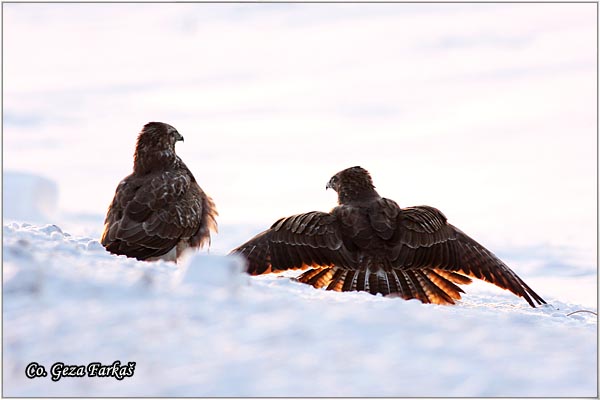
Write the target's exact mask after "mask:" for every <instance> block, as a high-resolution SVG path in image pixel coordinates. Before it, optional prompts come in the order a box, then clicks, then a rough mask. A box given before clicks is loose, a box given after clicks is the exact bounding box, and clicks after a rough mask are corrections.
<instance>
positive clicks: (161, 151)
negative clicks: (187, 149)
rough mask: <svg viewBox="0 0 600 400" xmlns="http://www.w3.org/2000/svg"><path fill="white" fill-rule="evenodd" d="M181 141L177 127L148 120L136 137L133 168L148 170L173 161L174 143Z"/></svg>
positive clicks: (175, 157)
mask: <svg viewBox="0 0 600 400" xmlns="http://www.w3.org/2000/svg"><path fill="white" fill-rule="evenodd" d="M180 140H181V141H183V136H181V134H180V133H179V132H177V129H175V128H173V127H172V126H171V125H169V124H165V123H164V122H148V123H147V124H146V125H144V128H143V129H142V131H141V132H140V134H139V135H138V138H137V144H136V147H135V154H134V170H149V169H152V168H156V167H163V166H167V165H169V164H170V163H173V162H175V160H176V159H177V155H176V154H175V143H177V142H178V141H180Z"/></svg>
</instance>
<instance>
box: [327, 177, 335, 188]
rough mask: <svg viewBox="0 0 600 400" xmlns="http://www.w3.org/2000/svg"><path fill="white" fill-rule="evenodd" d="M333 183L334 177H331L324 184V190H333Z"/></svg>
mask: <svg viewBox="0 0 600 400" xmlns="http://www.w3.org/2000/svg"><path fill="white" fill-rule="evenodd" d="M335 183H336V179H335V177H333V178H331V179H330V180H329V182H327V185H325V190H327V189H333V190H335Z"/></svg>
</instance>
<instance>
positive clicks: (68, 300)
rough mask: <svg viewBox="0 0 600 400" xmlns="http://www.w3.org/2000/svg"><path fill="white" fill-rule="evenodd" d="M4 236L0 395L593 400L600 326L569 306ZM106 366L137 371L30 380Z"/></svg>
mask: <svg viewBox="0 0 600 400" xmlns="http://www.w3.org/2000/svg"><path fill="white" fill-rule="evenodd" d="M3 233H4V238H3V246H4V256H3V257H4V264H3V265H4V267H3V268H4V274H3V277H4V282H3V286H4V343H3V350H4V369H3V374H4V383H5V386H4V393H3V394H4V395H5V396H27V397H37V396H100V397H101V396H154V397H162V396H198V397H199V396H208V397H216V396H227V397H231V396H260V397H265V396H347V397H350V396H397V397H406V396H425V397H434V396H459V397H471V396H481V397H485V396H504V397H509V396H510V397H513V396H517V397H522V396H540V397H548V396H569V397H575V396H596V394H597V364H596V354H597V344H596V343H597V337H596V331H597V318H596V317H595V316H594V315H592V314H590V313H576V314H572V315H570V316H568V315H567V314H569V313H571V312H574V311H577V310H579V309H581V308H582V307H581V306H579V305H577V304H569V303H563V302H560V301H558V300H556V299H553V298H546V300H548V301H549V302H550V303H551V304H552V305H549V306H547V307H542V308H536V309H534V308H530V307H529V306H528V305H527V304H526V303H525V302H524V301H523V300H522V299H519V298H517V297H515V296H512V295H510V294H508V293H506V294H504V293H501V294H495V293H494V294H489V293H487V292H485V291H481V292H477V291H476V292H475V293H469V295H468V296H465V299H464V300H463V301H462V302H461V303H460V304H458V305H456V306H453V307H448V306H436V305H425V304H421V303H420V302H418V301H416V300H411V301H404V300H401V299H391V298H383V297H381V296H372V295H370V294H367V293H332V292H326V291H323V290H315V289H313V288H312V287H309V286H307V285H303V284H300V283H297V282H294V281H291V280H289V279H287V278H282V277H277V276H264V277H253V278H251V277H249V276H247V275H245V274H243V273H242V267H243V263H242V262H241V260H240V259H238V258H236V257H228V256H208V255H203V254H193V255H191V256H190V257H189V258H188V259H187V260H184V262H183V263H180V264H178V265H176V264H173V263H167V262H155V263H145V262H139V261H136V260H133V259H129V258H126V257H123V256H114V255H111V254H109V253H107V252H106V251H104V249H103V248H102V246H101V245H100V244H99V243H98V241H97V240H95V239H91V238H86V237H74V236H71V235H69V234H68V233H65V232H63V231H62V230H61V229H60V228H59V227H58V226H55V225H45V226H34V225H30V224H24V223H11V224H8V225H5V226H4V227H3ZM116 360H118V361H120V363H121V364H125V365H126V364H127V363H128V362H135V363H136V366H135V373H134V375H133V376H131V377H126V378H124V379H123V380H117V379H115V378H110V377H108V378H98V377H83V378H71V377H64V378H62V379H60V380H59V381H57V382H54V381H52V380H51V379H50V376H48V377H40V378H34V379H28V378H26V377H25V369H26V366H27V365H28V364H29V363H31V362H34V361H35V362H37V363H39V364H40V365H43V366H45V367H46V369H47V370H50V367H51V365H52V364H54V363H56V362H63V363H65V364H68V365H87V364H89V363H91V362H100V363H102V364H104V365H111V364H112V363H114V362H115V361H116Z"/></svg>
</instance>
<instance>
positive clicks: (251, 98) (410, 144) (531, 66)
mask: <svg viewBox="0 0 600 400" xmlns="http://www.w3.org/2000/svg"><path fill="white" fill-rule="evenodd" d="M595 7H596V5H594V4H4V5H3V11H4V21H3V22H4V26H3V29H4V60H3V67H4V70H3V73H4V76H3V78H4V79H3V84H4V88H3V94H4V97H3V100H4V106H3V113H4V114H3V128H4V129H3V145H4V147H3V163H4V172H5V182H6V178H7V177H9V178H11V177H13V178H14V174H13V173H18V174H17V175H19V174H20V175H19V176H21V178H22V177H23V176H26V177H27V176H29V177H28V178H27V179H25V181H24V180H23V179H17V178H18V177H17V178H15V179H13V181H14V182H17V183H15V185H16V186H14V185H13V186H11V187H10V188H7V187H6V185H5V187H4V189H5V190H4V207H5V218H7V219H10V218H11V217H14V218H17V219H21V220H22V218H19V211H18V210H19V205H21V204H22V203H23V202H24V201H25V197H26V196H24V195H23V193H24V192H22V191H23V190H25V191H26V190H30V191H31V190H32V189H28V188H29V187H30V186H32V183H31V181H32V180H33V181H35V180H38V181H40V182H42V183H43V184H42V186H43V192H44V193H45V194H44V195H43V196H42V195H39V194H35V191H34V192H33V193H34V194H33V195H32V197H33V198H35V199H36V201H37V202H38V203H39V202H41V200H40V199H46V200H47V201H45V203H44V204H42V205H39V207H41V208H43V209H44V210H45V211H44V212H39V213H38V214H40V215H37V217H38V219H41V218H42V217H43V216H44V215H45V216H46V217H47V218H46V219H48V220H50V222H52V223H57V224H58V225H60V226H61V227H63V228H66V229H67V230H68V231H70V232H71V233H72V234H86V235H92V236H94V237H98V236H99V235H100V232H101V230H102V220H103V217H104V214H105V212H106V209H107V207H108V205H109V203H110V201H111V200H112V197H113V195H114V190H115V188H116V186H117V184H118V182H119V181H120V180H121V179H122V178H123V177H125V176H126V175H128V174H129V173H130V172H131V170H132V164H133V158H132V157H133V151H134V147H135V141H136V136H137V133H138V132H139V131H140V130H141V128H142V126H143V125H144V124H145V123H146V122H149V121H163V122H167V123H169V124H171V125H173V126H175V127H176V128H177V129H178V130H179V132H180V133H182V134H183V136H184V137H185V142H184V143H179V144H178V145H177V152H178V154H179V155H180V156H181V157H182V159H183V160H184V161H185V162H186V164H187V165H188V166H189V167H190V169H191V170H192V172H193V173H194V174H195V176H196V178H197V180H198V181H199V183H200V185H201V186H202V187H203V188H204V190H205V191H206V192H207V193H208V194H209V195H211V196H212V197H213V198H214V200H215V201H216V203H217V206H218V209H219V212H220V217H219V222H220V224H221V226H222V227H223V229H224V231H222V232H223V233H222V235H220V236H217V237H216V238H214V240H213V245H214V246H215V248H216V249H217V251H218V252H219V251H222V252H225V251H227V250H228V248H227V247H228V246H229V245H230V243H225V242H223V241H224V240H225V241H226V240H227V237H226V236H227V229H228V228H227V227H230V226H238V227H240V226H242V225H244V226H252V228H251V229H250V228H249V229H248V232H247V234H248V235H250V234H254V233H256V232H257V230H258V229H264V228H267V227H268V226H270V225H271V223H273V222H274V221H275V220H276V219H278V218H279V217H281V216H286V215H291V214H295V213H300V212H305V211H311V210H328V209H330V208H331V207H333V206H334V205H335V202H336V195H335V193H334V192H332V191H325V184H326V182H327V181H328V180H329V178H330V177H331V176H332V175H333V174H335V173H336V172H337V171H339V170H341V169H344V168H347V167H350V166H354V165H361V166H363V167H364V168H366V169H368V170H369V171H370V172H371V173H372V175H373V178H374V181H375V185H376V186H377V189H378V191H379V193H380V194H381V195H383V196H385V197H389V198H392V199H394V200H396V201H397V202H398V203H399V204H400V205H401V206H403V207H405V206H412V205H420V204H427V205H431V206H434V207H437V208H439V209H441V210H442V211H443V212H444V213H445V214H446V216H447V217H448V218H449V220H450V222H451V223H453V224H455V225H456V226H458V227H460V228H461V229H462V230H464V231H465V232H467V233H468V234H470V235H471V236H473V237H475V238H476V239H478V240H480V241H481V242H483V243H484V244H488V245H490V246H492V247H493V246H496V248H498V247H500V248H503V247H511V248H520V247H524V248H527V249H532V248H539V247H540V246H541V247H542V248H546V247H547V246H551V247H553V248H561V247H565V246H569V247H570V248H572V249H576V252H575V253H576V254H577V257H580V258H582V259H583V262H584V263H585V264H587V265H595V251H596V220H597V216H596V196H597V188H596V131H597V127H596V117H597V114H596V106H597V104H596V87H597V86H596V8H595ZM24 174H25V175H24ZM28 174H29V175H28ZM23 182H25V183H23ZM28 185H29V186H28ZM52 185H54V186H52ZM15 187H17V188H19V187H20V189H19V190H15V189H13V188H15ZM33 187H36V188H38V189H39V185H33ZM52 187H54V188H55V189H56V190H55V191H52ZM38 189H36V190H38ZM39 207H38V208H39ZM7 210H8V211H10V212H7ZM11 210H16V211H11ZM52 210H54V212H52ZM30 214H31V215H33V213H31V212H30ZM32 218H33V216H32ZM45 222H47V221H45ZM235 244H236V243H233V245H235ZM238 244H239V243H238ZM528 251H529V250H528Z"/></svg>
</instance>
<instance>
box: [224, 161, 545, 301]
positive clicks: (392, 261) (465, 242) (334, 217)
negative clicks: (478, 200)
mask: <svg viewBox="0 0 600 400" xmlns="http://www.w3.org/2000/svg"><path fill="white" fill-rule="evenodd" d="M327 188H332V189H333V190H335V191H336V192H337V194H338V204H339V205H338V206H337V207H335V208H334V209H333V210H331V212H329V213H324V212H319V211H313V212H309V213H305V214H298V215H293V216H291V217H287V218H281V219H279V220H278V221H277V222H275V223H274V224H273V225H272V226H271V228H270V229H268V230H266V231H264V232H262V233H259V234H258V235H256V236H255V237H254V238H252V239H250V240H249V241H248V242H246V243H244V244H243V245H241V246H239V247H238V248H236V249H234V250H232V253H234V254H240V255H242V256H243V257H245V258H246V260H247V262H248V267H247V272H248V273H249V274H251V275H259V274H265V273H271V272H281V271H285V270H290V269H300V270H307V271H305V272H304V273H303V274H302V275H300V276H299V277H298V278H297V279H298V280H299V281H300V282H303V283H307V284H309V285H312V286H314V287H315V288H326V289H327V290H335V291H344V292H345V291H357V290H358V291H367V292H370V293H372V294H377V293H381V294H383V295H391V296H399V297H402V298H404V299H407V300H408V299H418V300H420V301H422V302H423V303H435V304H454V303H455V301H456V300H458V299H460V298H461V295H460V294H461V293H464V291H463V290H462V289H461V288H460V287H459V286H458V285H460V284H468V283H471V278H478V279H482V280H484V281H486V282H489V283H492V284H494V285H496V286H499V287H501V288H502V289H507V290H509V291H511V292H512V293H514V294H516V295H517V296H520V297H523V298H524V299H525V300H526V301H527V302H528V303H529V304H530V305H531V306H532V307H535V306H536V303H537V304H538V305H539V304H545V303H546V302H545V301H544V300H543V299H542V298H541V297H540V296H539V295H538V294H537V293H535V292H534V291H533V290H532V289H531V288H530V287H529V286H527V284H526V283H525V282H523V280H522V279H521V278H519V277H518V276H517V274H515V273H514V272H513V271H512V270H511V269H510V268H509V267H508V266H507V265H506V264H504V263H503V262H502V261H501V260H500V259H499V258H498V257H496V256H495V255H494V254H493V253H492V252H491V251H489V250H487V249H486V248H485V247H483V246H482V245H480V244H479V243H477V242H476V241H475V240H473V239H471V238H470V237H469V236H467V235H466V234H465V233H464V232H462V231H461V230H460V229H458V228H456V227H454V226H452V225H450V224H449V223H448V222H447V220H446V217H445V216H444V214H442V213H441V212H440V211H439V210H437V209H435V208H433V207H428V206H418V207H407V208H400V207H399V206H398V204H396V202H394V201H392V200H389V199H386V198H383V197H381V196H380V195H379V194H378V193H377V191H376V190H375V186H374V185H373V181H372V179H371V176H370V175H369V173H368V172H367V171H366V170H365V169H363V168H361V167H353V168H348V169H345V170H343V171H341V172H338V173H337V174H336V175H335V176H333V177H332V178H331V180H330V181H329V183H328V184H327Z"/></svg>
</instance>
